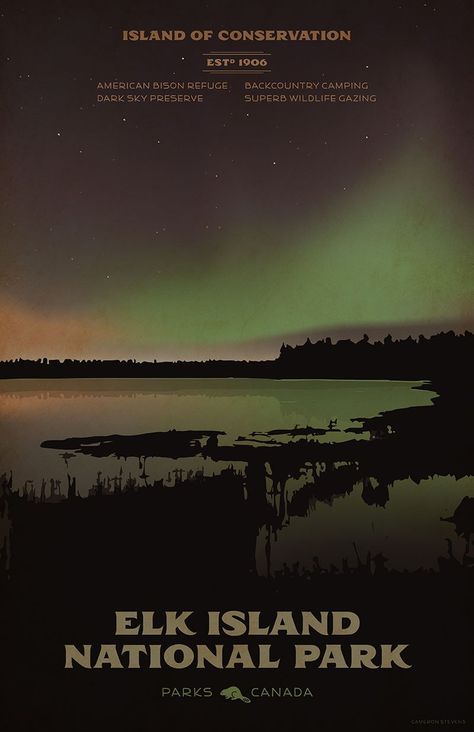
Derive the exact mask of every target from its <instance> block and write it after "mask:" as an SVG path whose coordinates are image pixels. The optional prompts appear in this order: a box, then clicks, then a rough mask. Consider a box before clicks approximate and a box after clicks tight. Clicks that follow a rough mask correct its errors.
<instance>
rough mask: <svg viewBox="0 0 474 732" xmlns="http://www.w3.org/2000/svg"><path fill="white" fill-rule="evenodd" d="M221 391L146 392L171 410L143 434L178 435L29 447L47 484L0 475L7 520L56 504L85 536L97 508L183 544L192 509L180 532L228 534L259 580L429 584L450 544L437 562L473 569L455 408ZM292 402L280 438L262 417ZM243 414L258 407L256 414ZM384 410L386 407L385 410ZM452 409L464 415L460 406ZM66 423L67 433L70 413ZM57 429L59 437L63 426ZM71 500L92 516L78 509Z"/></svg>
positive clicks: (328, 389) (402, 392)
mask: <svg viewBox="0 0 474 732" xmlns="http://www.w3.org/2000/svg"><path fill="white" fill-rule="evenodd" d="M225 381H226V383H224V384H223V383H221V382H219V383H217V384H213V385H212V384H211V385H204V384H202V383H196V382H193V383H191V384H189V385H187V388H184V389H183V388H182V387H181V388H180V390H179V396H177V395H176V393H175V391H174V390H175V389H176V386H175V385H174V384H173V383H170V382H167V383H166V384H164V385H161V384H160V385H159V389H160V390H159V391H156V388H157V387H156V385H155V391H153V389H152V387H151V386H150V385H147V386H148V387H149V388H150V391H149V392H148V391H146V392H145V394H146V396H145V403H146V404H149V400H150V399H151V401H153V402H155V403H156V400H157V399H158V402H159V404H160V405H161V407H163V406H164V405H166V403H167V401H166V400H168V398H169V397H171V401H170V402H169V403H168V404H167V409H166V410H164V409H161V410H152V411H150V413H149V415H148V416H147V419H146V420H143V421H142V422H141V424H144V423H145V422H146V421H147V420H148V419H150V420H151V421H153V424H155V423H156V424H158V426H159V425H160V424H164V423H165V422H166V421H167V420H168V426H169V420H171V419H173V424H177V425H179V424H181V423H182V422H183V420H184V419H185V418H186V419H187V420H188V422H190V423H191V424H187V428H186V429H178V428H177V427H173V428H172V429H166V430H161V431H153V432H140V433H135V434H120V433H118V431H114V432H113V433H111V434H108V433H100V432H99V430H98V429H95V430H94V431H93V433H92V434H91V432H92V431H90V432H89V433H88V434H87V433H84V436H82V437H67V436H64V433H63V436H61V437H58V438H55V439H51V434H49V436H48V437H49V439H45V440H43V441H42V443H41V444H42V448H41V449H39V448H38V447H37V446H36V447H35V452H36V453H38V452H39V453H41V458H40V459H39V463H38V464H37V465H36V468H37V467H38V465H39V467H40V468H41V467H44V465H43V464H42V460H43V457H42V456H43V455H47V456H48V460H52V461H53V462H54V466H55V471H56V473H55V475H54V477H49V476H47V474H46V476H47V477H46V476H45V475H44V474H41V473H40V474H39V475H38V474H35V472H34V467H35V463H34V461H32V462H31V463H30V461H29V465H28V470H31V471H33V472H32V473H31V477H30V476H29V477H28V478H25V479H24V480H22V479H21V478H20V480H18V478H17V473H18V472H20V474H21V471H18V470H15V471H13V476H14V478H13V476H9V474H7V473H5V475H4V477H3V479H2V481H1V486H2V491H3V497H2V500H3V502H4V504H6V503H7V502H8V501H9V502H10V503H12V502H13V504H14V505H17V506H18V505H21V506H23V508H22V509H18V510H21V511H23V512H24V511H25V510H26V509H25V506H30V507H31V510H33V509H34V507H35V506H37V505H40V506H41V505H42V506H47V505H50V504H53V505H58V506H61V505H62V504H67V506H69V508H65V509H64V513H63V517H64V520H65V521H70V520H75V519H74V516H75V515H76V514H75V512H76V513H77V515H79V514H78V512H79V508H78V507H79V506H80V505H83V506H87V507H88V508H81V509H80V511H81V515H82V516H83V518H85V520H86V523H87V522H89V521H90V520H91V516H94V515H95V512H97V511H98V510H99V509H98V508H97V506H98V504H97V501H98V500H100V501H101V502H104V506H107V508H106V509H105V510H108V511H110V515H111V517H113V515H114V514H116V515H117V516H121V517H122V516H123V517H124V519H125V517H126V514H124V513H123V512H124V511H125V508H124V507H125V506H127V510H129V509H130V507H131V505H133V512H134V514H135V520H138V523H140V522H141V521H144V514H145V513H147V512H149V511H150V510H151V509H152V508H153V510H155V509H156V510H159V511H160V515H162V513H163V508H162V506H163V505H166V515H167V520H168V521H169V524H170V531H171V530H172V531H177V532H180V531H181V527H182V526H183V525H184V524H185V523H186V519H185V514H184V513H183V511H184V510H189V506H188V505H187V504H188V503H189V501H190V500H192V503H193V507H194V508H193V511H194V514H193V516H192V518H194V520H195V522H196V525H197V526H199V527H201V529H202V527H203V526H207V527H208V529H207V531H211V532H212V531H215V530H216V528H217V527H218V526H219V528H221V525H224V526H225V525H226V523H227V522H229V521H234V522H236V524H237V526H238V529H239V538H238V544H239V546H240V550H239V551H238V552H237V558H236V562H237V563H240V565H241V567H242V570H243V571H251V572H257V573H259V574H261V575H262V574H266V575H269V576H281V575H282V573H283V575H285V576H290V575H299V574H302V575H305V574H308V573H309V574H310V575H311V576H313V575H318V574H321V573H324V572H332V573H340V572H342V573H352V572H354V571H357V572H361V571H366V572H369V573H374V572H376V573H378V574H380V573H381V572H384V571H386V570H392V569H397V570H405V569H408V570H410V571H414V570H417V569H418V568H425V569H426V568H428V569H430V568H431V569H433V568H436V567H437V566H438V565H439V562H438V559H437V557H439V556H440V552H442V551H443V550H444V551H446V547H445V546H444V544H445V542H444V539H449V542H450V543H449V544H448V545H447V551H448V557H447V558H446V557H445V558H446V560H448V559H449V560H450V561H451V562H457V563H459V564H460V565H466V564H468V563H469V562H470V541H471V530H472V529H471V528H470V527H471V525H472V516H471V513H472V508H466V507H469V506H470V505H471V504H470V503H469V502H468V503H466V502H464V503H463V499H464V497H466V501H467V500H468V497H467V494H469V493H470V492H472V483H471V478H470V476H472V474H473V460H474V459H473V457H472V451H469V450H466V446H465V445H464V443H463V442H462V441H460V440H459V437H458V436H457V435H455V434H454V433H452V432H450V431H447V430H446V424H449V423H450V422H452V419H453V414H454V413H455V414H456V420H457V424H462V423H463V421H464V415H463V408H462V407H461V406H460V404H459V402H457V403H455V402H453V399H452V394H450V395H449V398H448V396H447V395H446V393H445V391H443V390H441V395H440V396H439V397H437V398H436V399H434V404H433V403H432V398H433V396H434V394H433V392H430V391H429V390H427V389H413V388H410V386H409V385H407V384H406V383H390V382H388V383H387V382H382V383H380V382H378V383H374V382H371V383H370V384H367V383H366V382H363V383H359V382H342V383H340V382H339V383H334V382H302V383H300V382H285V383H283V384H267V383H264V384H262V383H261V382H258V383H257V384H255V385H254V384H249V383H248V382H247V381H245V380H235V381H236V382H237V383H235V384H234V383H231V384H229V383H227V380H225ZM232 381H234V380H232ZM242 381H243V382H244V383H241V382H242ZM89 388H90V387H89ZM253 389H255V391H253ZM334 392H337V393H338V394H339V396H338V397H337V398H335V397H334ZM19 393H21V394H22V395H23V396H19ZM26 393H29V392H28V391H27V389H25V388H24V389H23V391H22V390H20V392H15V393H14V394H9V395H7V396H6V395H5V394H4V395H3V397H4V402H3V406H4V408H5V403H6V404H9V403H11V402H9V400H10V399H11V400H12V401H13V403H15V402H16V401H17V400H19V402H20V403H22V402H23V400H24V399H26V400H27V401H28V399H33V400H38V394H37V392H35V391H32V392H31V393H30V395H29V396H25V394H26ZM47 393H48V394H51V393H52V392H51V391H48V392H47ZM59 393H60V394H61V395H62V394H63V393H64V391H63V388H61V389H60V392H59ZM89 393H90V392H89ZM101 393H102V392H101ZM113 393H114V394H115V393H116V392H115V391H114V392H113ZM133 393H135V392H133ZM229 393H231V396H229ZM290 393H291V394H293V397H294V399H293V403H295V402H296V403H297V402H298V400H299V399H300V398H302V396H301V395H304V398H305V400H307V401H305V404H306V406H305V409H306V410H307V413H308V414H310V415H312V417H313V418H312V419H310V420H308V422H307V423H306V424H305V423H304V420H302V419H301V417H302V416H304V415H303V413H302V411H299V412H291V420H289V419H286V424H285V419H284V414H283V407H281V408H280V410H279V411H278V414H276V415H275V414H273V415H271V414H270V413H271V411H272V409H274V403H275V401H277V402H278V403H279V404H280V405H282V404H286V403H287V402H286V401H285V400H286V397H288V396H289V394H290ZM361 393H362V395H363V397H362V402H361V403H359V399H360V398H361V397H360V394H361ZM191 394H192V395H193V396H191ZM262 394H263V395H264V396H263V397H262ZM269 395H270V396H269ZM275 395H278V396H279V398H278V399H277V397H276V396H275ZM412 397H413V401H414V403H413V404H410V402H409V399H410V398H412ZM93 398H94V397H93ZM122 398H124V397H123V396H117V397H114V398H113V399H112V400H111V401H107V404H108V405H111V407H112V408H107V410H106V412H107V415H106V419H104V418H103V417H102V421H101V420H100V419H98V423H97V424H96V425H95V427H96V428H100V427H101V425H103V424H107V425H108V426H110V424H111V422H112V420H113V418H114V417H115V416H116V405H117V402H116V401H115V400H116V399H117V400H118V402H119V404H120V402H121V399H122ZM189 398H192V399H194V398H197V399H198V400H199V404H200V408H199V409H198V410H197V411H196V412H194V413H193V412H192V411H191V412H190V411H189V406H190V405H189V402H188V401H187V400H188V399H189ZM268 398H269V399H270V401H271V405H272V406H271V408H269V407H268V404H267V403H266V400H267V399H268ZM47 399H48V402H49V400H50V399H51V400H52V403H53V411H54V409H55V402H56V401H59V402H60V404H61V405H63V406H64V401H63V396H55V397H50V396H49V397H47ZM84 399H86V400H87V399H89V397H84ZM181 399H184V400H185V405H184V407H183V405H182V404H181V403H180V400H181ZM229 399H230V400H231V402H230V403H229V401H228V400H229ZM254 399H256V400H257V404H259V405H260V406H265V407H266V410H264V413H263V414H262V413H259V412H258V409H256V405H255V403H253V400H254ZM261 399H263V402H262V401H261ZM163 400H164V401H163ZM202 400H204V401H202ZM222 400H224V401H223V402H222ZM235 400H237V401H235ZM351 400H352V401H351ZM97 401H98V402H100V400H97ZM42 402H43V398H41V399H40V400H39V404H40V405H41V409H39V410H37V409H36V406H37V404H36V403H35V404H34V406H33V407H29V409H32V410H33V411H34V415H35V419H33V420H30V423H28V422H26V426H27V427H29V428H30V429H31V434H36V435H37V436H38V435H39V434H42V430H43V428H45V425H46V422H45V414H44V412H45V410H44V405H43V403H42ZM407 402H408V406H405V405H406V404H407ZM69 403H72V404H78V405H81V404H82V402H81V400H78V401H75V400H73V401H72V402H69ZM308 403H309V405H310V406H307V405H308ZM382 403H384V406H386V404H387V403H390V404H392V405H394V404H395V405H396V406H395V408H394V409H382V407H380V405H381V404H382ZM311 405H314V406H311ZM376 405H377V406H379V409H378V411H374V410H375V408H376ZM400 405H402V406H400ZM89 407H90V405H89V404H88V406H87V410H88V412H89V411H90V409H89ZM121 407H122V408H123V405H121ZM359 407H360V411H359ZM183 409H184V411H182V410H183ZM298 409H302V407H298ZM465 409H466V414H467V413H468V412H469V402H468V401H467V402H465ZM232 410H233V411H232ZM362 410H363V411H362ZM46 411H49V410H46ZM64 411H66V412H67V411H68V410H67V409H66V410H59V412H58V414H59V415H61V418H60V420H59V426H58V424H57V423H56V422H55V420H54V419H51V413H49V417H50V419H49V420H48V421H47V424H48V425H49V426H48V429H49V432H50V433H51V431H52V425H54V428H55V430H59V428H60V427H61V425H62V429H64V428H65V424H64V421H63V420H64ZM130 411H131V413H130V414H126V415H125V416H124V414H123V413H122V412H120V417H119V424H122V425H123V424H124V423H129V424H134V423H135V420H136V418H137V416H138V415H137V413H136V412H134V411H133V410H130ZM236 413H237V415H236ZM69 414H70V415H71V414H72V415H73V416H74V417H75V426H76V427H78V428H80V427H81V420H80V414H81V406H80V408H79V412H78V411H77V409H74V410H73V412H69ZM17 416H18V415H16V417H17ZM315 416H316V417H317V420H316V419H315ZM272 420H273V424H272ZM73 421H74V420H73ZM275 424H276V425H277V426H274V425H275ZM24 425H25V423H24ZM32 425H33V426H32ZM264 425H265V426H264ZM33 427H36V428H37V430H36V431H35V430H34V429H33ZM236 427H237V429H236ZM244 427H246V428H247V429H245V430H244V429H243V428H244ZM68 429H69V434H70V433H71V425H68ZM51 464H53V463H51ZM58 465H62V471H61V477H57V476H58V472H57V470H58V467H57V466H58ZM217 490H218V491H219V494H217V493H216V491H217ZM81 497H82V498H85V497H89V500H88V501H80V498H81ZM125 500H127V501H129V500H133V501H134V503H133V504H129V503H126V504H125V503H124V501H125ZM471 500H472V499H471ZM101 505H102V504H101ZM28 510H30V509H28ZM61 510H63V509H61ZM130 510H131V509H130ZM100 511H101V512H102V509H100ZM203 512H204V513H203ZM3 514H4V515H3V519H2V521H3V522H4V523H5V522H10V517H9V514H8V510H7V509H5V508H4V510H3ZM42 515H44V514H42ZM466 516H467V518H466ZM440 517H443V518H447V517H451V518H452V521H453V526H451V525H448V524H446V523H444V522H440ZM120 520H123V519H122V518H121V519H120ZM10 523H11V522H10ZM5 525H7V524H6V523H5ZM8 525H9V524H8ZM8 535H9V530H7V531H6V532H5V531H4V541H3V546H4V547H5V549H4V552H5V553H7V545H8ZM5 537H7V538H5ZM222 541H223V547H219V548H218V550H221V549H222V550H223V549H224V545H225V549H226V550H228V549H229V547H228V546H227V543H226V541H227V540H226V538H224V539H223V540H222ZM236 545H237V544H236V543H235V546H236ZM235 546H234V549H235ZM214 550H216V547H214ZM189 551H192V548H191V547H190V548H189ZM364 568H365V569H364Z"/></svg>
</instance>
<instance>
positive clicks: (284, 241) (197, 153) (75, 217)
mask: <svg viewBox="0 0 474 732" xmlns="http://www.w3.org/2000/svg"><path fill="white" fill-rule="evenodd" d="M185 4H186V3H185ZM11 5H12V7H11V8H10V9H9V21H10V22H9V24H8V25H7V27H6V30H5V33H4V41H5V44H4V45H5V53H6V58H7V63H5V64H4V68H3V77H2V78H3V83H4V85H5V88H6V89H7V90H8V110H7V111H8V115H7V117H6V123H5V126H4V132H5V134H4V137H5V163H6V164H5V166H4V167H5V171H6V175H5V178H4V181H5V182H4V190H3V196H2V198H3V214H4V215H3V216H2V220H1V222H0V236H1V244H2V246H1V249H2V252H1V262H0V283H1V290H0V307H1V310H2V320H1V323H0V358H16V357H18V356H22V357H25V358H39V357H43V356H48V357H50V358H68V357H69V358H94V357H97V358H125V359H127V358H138V359H148V358H151V359H152V358H157V359H192V358H199V359H201V358H228V357H229V358H246V359H247V358H271V357H273V356H274V355H275V354H276V353H277V352H278V348H279V345H280V344H281V342H282V341H283V340H285V341H286V342H290V343H296V342H301V341H302V340H304V339H305V338H306V337H307V336H310V337H311V338H316V337H326V336H331V337H332V338H336V339H337V338H340V337H352V338H360V337H361V336H362V334H363V333H365V332H366V333H368V334H369V336H370V337H371V338H379V337H383V336H384V335H385V334H386V333H388V332H391V333H392V334H393V335H394V336H397V335H402V334H405V335H408V334H409V333H411V334H412V335H413V336H417V335H419V334H420V333H424V334H425V335H429V334H430V333H434V332H437V331H439V330H447V329H450V328H453V329H454V330H457V331H460V330H464V329H466V328H469V329H472V327H473V325H474V319H473V316H472V312H473V285H472V282H473V255H472V251H473V246H472V234H471V231H472V228H473V227H472V224H473V213H472V206H471V205H470V201H471V195H472V175H471V171H470V170H469V169H468V166H467V160H468V159H469V155H470V153H471V152H472V133H471V128H470V124H469V119H470V116H469V114H470V109H471V106H472V104H471V99H472V94H471V80H470V77H469V67H468V65H467V63H466V59H467V58H470V55H471V48H470V38H469V37H468V35H467V34H465V33H460V29H459V27H458V24H457V22H456V16H455V14H453V13H452V4H451V3H450V2H447V0H440V2H437V3H436V4H435V5H432V4H431V3H426V2H423V1H422V0H413V2H410V3H401V2H391V0H386V2H384V6H383V18H384V24H383V26H381V24H380V18H379V17H378V14H377V12H375V11H374V4H373V2H371V0H359V2H358V3H357V4H353V3H347V2H345V0H340V1H339V0H337V1H336V0H334V1H332V0H331V2H326V3H324V2H322V3H321V4H320V7H319V6H318V19H317V21H318V22H317V25H316V27H322V26H323V25H324V23H326V25H327V27H331V26H332V24H333V19H334V17H339V16H337V14H336V16H335V13H336V9H335V8H336V6H337V7H338V8H339V12H340V13H342V15H341V16H340V17H341V18H344V25H345V26H347V27H351V28H352V29H353V41H351V43H346V44H339V45H338V44H329V45H324V44H317V45H313V44H311V43H302V44H290V45H289V46H279V45H277V44H275V47H273V48H272V53H273V54H274V62H275V64H276V65H275V73H274V74H273V76H271V77H270V76H269V77H268V78H275V79H277V80H278V79H282V80H284V79H291V80H302V79H307V80H320V81H321V80H335V81H341V80H349V81H355V82H364V83H367V84H368V85H369V92H371V93H375V94H376V95H377V101H376V102H375V103H353V104H352V103H351V104H339V103H338V104H327V105H326V104H314V105H308V104H284V103H281V104H280V103H279V104H266V103H262V104H247V103H245V101H244V95H243V86H242V83H243V80H242V78H241V77H239V78H233V79H232V88H231V91H230V92H229V93H225V94H220V93H219V94H220V95H219V94H217V95H214V96H212V95H211V96H210V97H209V98H208V99H207V101H206V102H205V103H204V104H190V105H180V104H169V105H157V106H152V105H136V104H132V105H128V104H126V105H120V104H115V105H114V104H99V103H97V104H96V103H95V101H96V85H97V82H98V81H101V82H103V81H107V80H109V81H110V80H112V79H117V78H120V79H127V80H150V79H153V78H154V75H155V74H156V76H157V78H158V79H160V80H167V79H168V80H170V79H172V80H175V79H176V80H180V79H182V80H188V79H196V78H200V73H201V72H200V68H201V55H200V54H201V52H202V50H203V48H200V47H199V44H195V43H194V44H193V43H192V42H189V43H188V42H185V43H183V44H174V43H168V44H151V45H150V44H148V45H147V44H138V45H137V44H135V45H134V44H127V43H125V44H124V43H123V42H122V40H121V33H120V32H118V31H117V28H121V27H124V28H132V27H134V25H135V23H136V15H135V9H134V8H132V4H130V7H128V6H127V8H125V6H124V9H123V13H121V12H119V10H118V9H116V8H115V6H113V7H112V5H111V7H110V8H109V7H107V3H104V4H100V6H99V5H97V7H94V10H93V11H92V10H91V9H89V15H88V17H89V19H90V13H93V15H94V18H95V20H96V23H95V24H93V25H91V23H90V22H89V23H88V24H87V27H83V25H81V24H83V20H84V13H83V8H82V7H81V5H80V4H79V3H78V4H77V7H76V5H74V7H72V6H71V9H70V12H68V13H67V14H66V13H64V14H60V15H59V16H58V13H57V12H56V10H55V7H54V6H53V5H52V4H51V5H48V7H47V8H43V9H41V11H39V10H36V9H35V8H33V7H32V9H31V13H29V14H25V13H23V11H22V10H21V8H18V7H16V5H15V4H14V3H11ZM267 5H269V3H265V2H262V3H260V4H256V5H255V4H252V6H251V7H250V6H249V8H247V9H244V8H241V9H239V13H240V16H239V17H241V22H242V24H243V25H245V27H249V28H256V27H263V26H265V25H268V17H267V16H268V14H267V10H266V8H267ZM152 11H153V8H152V7H151V5H150V6H149V7H148V6H147V9H146V11H144V13H145V14H144V17H143V19H142V21H141V22H142V23H143V24H144V27H148V26H149V27H155V25H156V17H155V15H154V12H152ZM186 12H187V13H188V12H189V23H190V24H191V27H192V24H193V23H194V24H196V23H198V22H199V25H198V26H197V27H217V26H218V25H221V26H222V27H234V26H233V23H234V17H233V15H234V14H233V11H232V8H231V6H230V4H226V3H222V2H221V3H217V2H215V1H214V0H209V3H208V4H207V6H206V8H203V7H199V11H197V10H196V8H194V9H193V6H192V4H189V7H188V8H187V10H186ZM272 13H273V17H272V24H273V26H274V27H278V24H279V25H280V27H282V28H286V27H289V26H288V22H289V20H290V19H291V20H292V22H294V18H295V14H296V13H297V17H298V24H297V25H298V27H299V28H304V27H314V24H315V17H314V3H312V2H310V1H309V0H307V1H306V0H299V2H298V9H296V7H293V6H292V7H291V8H290V9H289V8H288V3H285V2H276V3H272ZM148 16H149V22H145V19H146V18H147V17H148ZM58 17H59V20H58ZM178 17H179V16H178ZM111 18H114V19H115V20H114V23H115V24H114V23H112V24H111ZM181 20H182V18H180V17H179V20H178V18H177V17H176V9H173V8H167V9H166V11H165V10H164V9H163V15H162V17H161V19H160V22H161V23H162V25H163V27H170V28H175V27H179V24H180V22H181ZM274 24H277V26H275V25H274ZM53 26H54V30H52V29H53ZM18 29H21V33H22V34H23V35H24V37H25V38H27V39H28V42H25V43H23V44H22V45H21V48H19V47H18V44H17V42H16V38H17V32H18ZM45 39H46V40H47V43H46V42H45ZM72 41H74V42H72ZM229 48H230V46H229V45H228V44H227V45H226V46H225V49H226V50H227V51H228V50H229ZM232 48H234V46H233V47H232ZM235 48H237V46H235ZM249 48H250V46H246V49H249ZM259 49H260V50H261V47H260V46H259ZM157 64H158V66H157ZM157 69H159V73H157V71H156V70H157ZM272 73H273V72H272ZM259 78H260V77H259ZM265 78H267V77H265ZM244 79H245V77H244Z"/></svg>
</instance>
